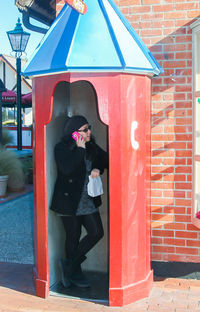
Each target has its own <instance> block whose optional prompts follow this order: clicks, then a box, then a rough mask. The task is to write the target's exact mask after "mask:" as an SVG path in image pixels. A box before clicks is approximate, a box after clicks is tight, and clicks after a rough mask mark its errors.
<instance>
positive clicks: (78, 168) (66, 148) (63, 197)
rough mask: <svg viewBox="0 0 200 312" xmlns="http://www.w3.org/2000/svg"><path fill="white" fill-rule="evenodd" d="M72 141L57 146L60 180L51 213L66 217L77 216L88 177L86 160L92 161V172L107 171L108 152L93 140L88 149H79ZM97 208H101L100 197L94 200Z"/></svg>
mask: <svg viewBox="0 0 200 312" xmlns="http://www.w3.org/2000/svg"><path fill="white" fill-rule="evenodd" d="M72 140H73V139H71V138H70V140H62V141H61V142H60V143H58V144H57V145H56V146H55V160H56V164H57V173H58V175H57V180H56V183H55V188H54V193H53V198H52V204H51V210H53V211H55V212H57V213H60V214H63V215H75V214H76V210H77V208H78V204H79V201H80V197H81V193H82V189H83V186H84V181H85V175H86V165H85V160H84V159H85V156H86V158H88V159H90V160H91V161H92V169H94V168H96V169H99V170H100V173H101V174H102V173H103V171H104V168H108V157H107V153H106V152H105V151H104V150H102V149H101V148H100V147H99V146H98V145H97V144H96V143H95V142H94V140H93V139H92V140H91V141H90V142H88V143H86V148H82V147H78V146H77V145H76V143H75V142H74V141H72ZM93 200H94V204H95V206H96V207H98V206H100V205H101V197H100V196H97V197H94V198H93Z"/></svg>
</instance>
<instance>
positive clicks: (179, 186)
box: [175, 183, 192, 190]
mask: <svg viewBox="0 0 200 312" xmlns="http://www.w3.org/2000/svg"><path fill="white" fill-rule="evenodd" d="M175 188H176V189H185V190H186V189H192V183H175Z"/></svg>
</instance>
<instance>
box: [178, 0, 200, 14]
mask: <svg viewBox="0 0 200 312" xmlns="http://www.w3.org/2000/svg"><path fill="white" fill-rule="evenodd" d="M198 8H199V6H198V3H189V2H187V3H181V4H178V3H176V10H182V11H184V10H196V9H198ZM199 14H200V12H199Z"/></svg>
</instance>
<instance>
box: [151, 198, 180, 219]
mask: <svg viewBox="0 0 200 312" xmlns="http://www.w3.org/2000/svg"><path fill="white" fill-rule="evenodd" d="M151 202H152V205H173V203H174V199H173V198H156V197H154V198H152V199H151ZM158 219H162V221H171V220H173V216H169V215H168V216H165V215H152V220H158Z"/></svg>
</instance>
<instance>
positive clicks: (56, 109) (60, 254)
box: [46, 81, 109, 304]
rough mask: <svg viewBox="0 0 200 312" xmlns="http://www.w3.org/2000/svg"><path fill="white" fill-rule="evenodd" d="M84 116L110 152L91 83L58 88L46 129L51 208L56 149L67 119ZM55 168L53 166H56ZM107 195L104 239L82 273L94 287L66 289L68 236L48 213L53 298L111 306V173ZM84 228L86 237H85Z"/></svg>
mask: <svg viewBox="0 0 200 312" xmlns="http://www.w3.org/2000/svg"><path fill="white" fill-rule="evenodd" d="M73 115H84V116H85V117H86V118H87V120H88V121H89V124H90V125H91V127H92V128H91V129H92V135H94V137H95V141H96V143H97V144H98V145H99V146H100V147H101V148H103V149H104V150H107V151H108V127H107V126H106V125H105V124H103V123H102V121H101V120H100V117H99V113H98V97H97V94H96V91H95V89H94V87H93V85H92V84H91V83H89V82H88V81H77V82H74V83H72V84H70V83H68V82H66V81H62V82H59V83H58V84H57V86H56V88H55V92H54V101H53V113H52V119H51V122H50V123H49V124H48V125H47V127H46V138H47V202H48V207H50V204H51V199H52V194H53V189H54V184H55V181H56V177H57V169H56V164H55V159H54V147H55V145H56V144H57V143H58V142H59V141H60V139H61V138H62V136H63V129H64V125H65V123H66V120H67V117H71V116H73ZM52 164H53V165H52ZM101 178H102V183H103V190H104V194H103V196H102V206H101V207H100V208H99V211H100V214H101V218H102V223H103V228H104V237H103V239H101V241H99V242H98V243H97V245H96V246H94V248H93V249H92V250H91V251H89V253H88V254H87V255H86V256H87V259H86V261H84V263H83V264H82V270H83V272H84V274H85V276H86V277H87V279H88V280H89V282H90V284H91V286H90V287H87V288H83V287H77V286H75V285H73V284H72V285H70V287H68V288H65V287H64V286H63V284H62V282H61V272H60V270H59V266H58V262H59V260H60V259H62V258H65V254H64V243H65V232H64V228H63V225H62V222H61V218H60V217H59V216H58V215H56V213H55V212H53V211H51V210H50V209H48V246H49V279H50V283H49V285H50V295H52V296H61V297H66V298H77V299H83V300H89V301H94V302H99V303H101V302H102V303H104V304H106V303H108V293H109V269H108V267H109V265H108V264H109V243H108V242H109V222H108V220H109V209H108V172H107V169H106V170H105V172H104V174H103V175H102V177H101ZM85 233H86V232H85V229H84V228H83V231H82V237H83V236H84V235H85Z"/></svg>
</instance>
